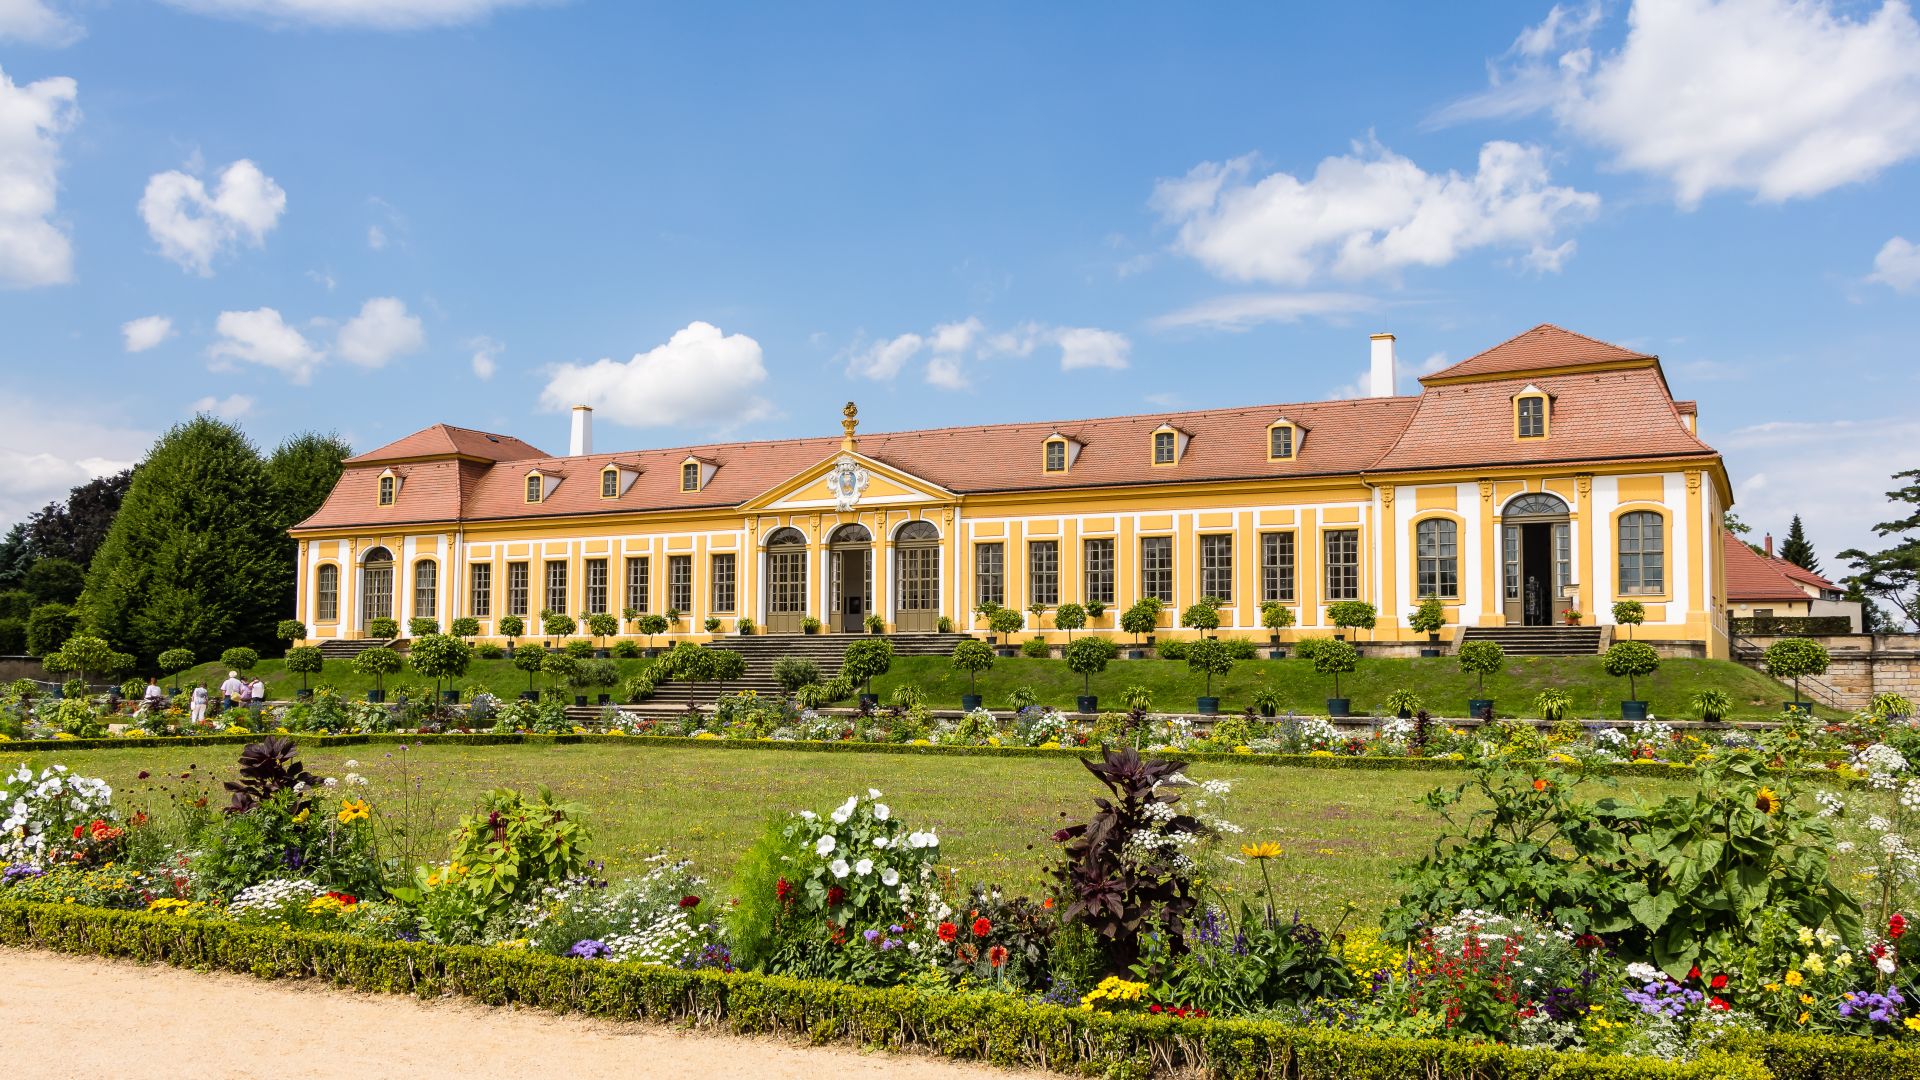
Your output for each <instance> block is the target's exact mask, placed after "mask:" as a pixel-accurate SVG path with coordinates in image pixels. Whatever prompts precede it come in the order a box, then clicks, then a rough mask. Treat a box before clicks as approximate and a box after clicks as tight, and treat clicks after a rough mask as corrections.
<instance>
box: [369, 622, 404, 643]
mask: <svg viewBox="0 0 1920 1080" xmlns="http://www.w3.org/2000/svg"><path fill="white" fill-rule="evenodd" d="M367 636H369V637H376V638H379V639H381V640H383V641H391V640H393V639H394V638H397V637H399V636H400V624H399V623H398V622H397V621H395V620H393V619H389V618H385V617H382V618H378V619H369V620H367Z"/></svg>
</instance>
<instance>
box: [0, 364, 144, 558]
mask: <svg viewBox="0 0 1920 1080" xmlns="http://www.w3.org/2000/svg"><path fill="white" fill-rule="evenodd" d="M152 440H153V433H152V432H151V431H148V430H144V429H143V428H141V427H140V425H139V423H138V421H137V419H135V418H131V417H127V416H122V415H118V414H117V413H116V412H115V410H114V408H113V406H112V405H111V404H105V403H92V402H90V403H89V405H88V407H87V408H85V409H75V408H72V407H71V406H70V404H69V403H62V402H59V401H39V400H36V399H33V398H31V397H29V396H27V395H24V394H19V393H14V392H12V390H11V388H9V389H8V390H7V391H5V392H0V527H3V526H4V525H5V524H6V523H10V522H14V521H19V520H21V519H23V518H25V517H26V516H27V515H28V514H30V513H32V512H33V511H35V510H38V509H39V508H40V507H42V506H44V505H46V504H47V503H48V502H49V501H50V500H53V499H56V498H60V497H63V496H65V495H66V493H67V491H68V489H70V488H73V487H76V486H78V485H80V484H84V483H86V482H87V481H88V480H91V479H93V478H94V477H96V476H110V475H112V474H113V473H117V472H119V471H120V470H121V469H124V468H126V467H128V466H129V465H132V464H133V463H134V462H136V461H138V460H140V458H141V456H142V455H143V454H144V453H145V452H146V447H147V444H148V443H150V442H151V441H152Z"/></svg>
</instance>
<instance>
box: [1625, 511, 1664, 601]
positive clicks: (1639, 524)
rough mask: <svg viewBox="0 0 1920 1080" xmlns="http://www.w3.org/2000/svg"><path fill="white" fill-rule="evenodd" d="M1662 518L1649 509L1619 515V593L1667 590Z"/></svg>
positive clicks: (1660, 591)
mask: <svg viewBox="0 0 1920 1080" xmlns="http://www.w3.org/2000/svg"><path fill="white" fill-rule="evenodd" d="M1665 534H1666V519H1665V518H1663V517H1661V516H1660V515H1659V514H1656V513H1654V512H1652V511H1650V510H1636V511H1634V512H1633V513H1630V514H1621V515H1620V594H1621V595H1622V596H1634V595H1641V596H1647V595H1658V594H1660V593H1663V592H1666V591H1667V557H1666V549H1667V543H1666V535H1665Z"/></svg>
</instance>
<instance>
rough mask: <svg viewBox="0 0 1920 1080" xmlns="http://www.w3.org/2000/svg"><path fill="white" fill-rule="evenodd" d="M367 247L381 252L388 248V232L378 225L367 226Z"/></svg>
mask: <svg viewBox="0 0 1920 1080" xmlns="http://www.w3.org/2000/svg"><path fill="white" fill-rule="evenodd" d="M367 246H368V247H370V248H372V249H373V250H375V251H379V250H381V249H383V248H385V247H386V246H387V230H385V229H382V228H381V227H380V226H378V225H369V226H367Z"/></svg>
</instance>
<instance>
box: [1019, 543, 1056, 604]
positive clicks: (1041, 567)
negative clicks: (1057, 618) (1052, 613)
mask: <svg viewBox="0 0 1920 1080" xmlns="http://www.w3.org/2000/svg"><path fill="white" fill-rule="evenodd" d="M1027 601H1028V603H1033V604H1045V605H1046V606H1047V607H1057V606H1059V603H1060V541H1058V540H1035V541H1033V542H1031V543H1029V544H1028V545H1027Z"/></svg>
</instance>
